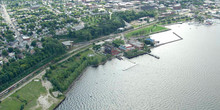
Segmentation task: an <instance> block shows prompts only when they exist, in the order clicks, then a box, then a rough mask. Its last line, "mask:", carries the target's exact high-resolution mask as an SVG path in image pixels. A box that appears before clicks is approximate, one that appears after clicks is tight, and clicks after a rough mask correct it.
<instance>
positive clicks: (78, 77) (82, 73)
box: [53, 23, 177, 110]
mask: <svg viewBox="0 0 220 110" xmlns="http://www.w3.org/2000/svg"><path fill="white" fill-rule="evenodd" d="M174 24H177V23H174ZM174 24H170V25H174ZM162 26H163V25H162ZM170 30H171V29H169V28H168V29H166V30H162V31H158V32H154V33H151V34H149V35H153V34H158V33H161V32H166V31H170ZM153 48H154V47H153ZM146 54H149V53H148V52H145V53H142V54H141V55H146ZM141 55H137V56H135V57H138V56H141ZM135 57H132V58H135ZM132 58H128V59H132ZM155 58H156V57H155ZM111 59H112V58H109V59H107V60H106V61H105V62H104V63H100V64H99V65H98V66H100V65H104V64H105V63H106V62H108V60H111ZM157 59H159V58H157ZM98 66H97V67H98ZM89 67H93V66H88V67H86V69H84V70H83V71H82V72H81V73H80V75H79V76H77V78H76V79H75V80H74V81H73V82H72V83H71V85H70V86H69V87H68V89H67V90H66V91H65V92H64V93H63V95H64V97H65V98H64V99H63V100H62V101H61V102H60V103H58V104H57V105H56V107H55V108H53V110H56V109H57V108H58V107H59V106H60V105H61V104H62V103H63V101H65V99H66V95H67V93H68V92H70V90H71V89H72V88H73V86H74V85H75V84H76V81H79V79H80V78H81V77H82V76H83V75H84V72H85V71H86V70H87V69H88V68H89ZM94 68H96V67H94Z"/></svg>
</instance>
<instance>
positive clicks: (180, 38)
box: [154, 32, 183, 47]
mask: <svg viewBox="0 0 220 110" xmlns="http://www.w3.org/2000/svg"><path fill="white" fill-rule="evenodd" d="M173 34H174V35H176V36H177V37H178V38H179V39H177V40H173V41H169V42H165V43H162V44H159V45H156V46H154V47H159V46H162V45H166V44H170V43H173V42H177V41H180V40H183V38H182V37H180V36H179V35H178V34H176V33H175V32H173Z"/></svg>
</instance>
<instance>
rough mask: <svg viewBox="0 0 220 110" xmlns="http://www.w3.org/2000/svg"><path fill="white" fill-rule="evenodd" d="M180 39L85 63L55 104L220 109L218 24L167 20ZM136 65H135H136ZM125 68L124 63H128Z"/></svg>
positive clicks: (66, 109) (83, 109) (125, 109)
mask: <svg viewBox="0 0 220 110" xmlns="http://www.w3.org/2000/svg"><path fill="white" fill-rule="evenodd" d="M168 28H171V29H172V30H171V31H169V32H164V33H160V34H156V35H152V37H153V38H155V39H157V40H160V41H161V43H162V42H167V41H170V40H174V39H177V37H175V36H173V34H172V32H176V33H177V34H178V35H180V36H181V37H183V40H181V41H178V42H175V43H172V44H167V45H164V46H161V47H158V48H155V49H153V50H152V53H153V54H155V55H157V56H160V59H159V60H158V59H155V58H153V57H151V56H148V55H143V56H140V57H137V58H134V59H131V60H127V59H125V60H124V61H120V60H118V59H113V60H111V61H108V62H107V63H106V64H105V65H102V66H99V67H98V68H92V67H89V68H87V70H86V71H85V72H84V73H83V75H82V77H81V78H80V79H79V80H78V81H76V83H75V85H74V86H73V87H72V89H71V90H70V91H69V92H68V93H67V98H66V100H65V101H64V102H63V103H62V104H61V105H60V106H59V107H58V108H57V110H154V109H157V110H220V31H219V30H220V25H219V24H215V25H213V26H203V25H196V26H195V25H188V23H184V24H177V25H172V26H168ZM134 65H135V66H134ZM131 66H133V68H130V69H128V70H126V71H123V70H125V69H126V68H129V67H131Z"/></svg>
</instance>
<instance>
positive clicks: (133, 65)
mask: <svg viewBox="0 0 220 110" xmlns="http://www.w3.org/2000/svg"><path fill="white" fill-rule="evenodd" d="M136 65H137V64H135V65H133V66H130V67H128V68H126V69H123V70H122V71H127V70H129V69H131V68H133V67H135V66H136Z"/></svg>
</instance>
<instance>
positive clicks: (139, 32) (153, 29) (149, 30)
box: [125, 25, 168, 38]
mask: <svg viewBox="0 0 220 110" xmlns="http://www.w3.org/2000/svg"><path fill="white" fill-rule="evenodd" d="M165 30H168V29H167V28H165V27H162V26H158V25H150V26H148V27H144V28H141V29H138V30H134V31H132V32H129V33H127V34H126V35H125V37H127V38H130V37H139V36H143V35H150V34H153V33H157V32H161V31H165Z"/></svg>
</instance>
